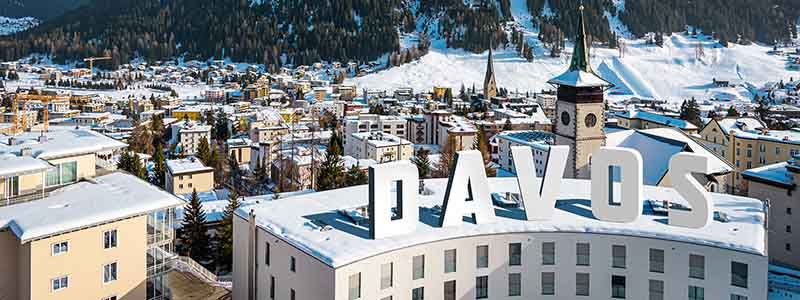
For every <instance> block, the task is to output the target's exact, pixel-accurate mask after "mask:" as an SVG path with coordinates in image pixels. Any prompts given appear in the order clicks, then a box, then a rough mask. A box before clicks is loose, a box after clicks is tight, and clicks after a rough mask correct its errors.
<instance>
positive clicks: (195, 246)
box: [181, 190, 210, 262]
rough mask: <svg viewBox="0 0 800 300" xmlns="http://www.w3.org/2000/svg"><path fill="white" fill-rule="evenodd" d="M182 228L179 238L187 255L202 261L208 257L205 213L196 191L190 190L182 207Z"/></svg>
mask: <svg viewBox="0 0 800 300" xmlns="http://www.w3.org/2000/svg"><path fill="white" fill-rule="evenodd" d="M182 225H183V230H182V232H181V240H183V244H184V245H186V248H187V252H188V255H189V257H191V258H192V259H194V260H195V261H198V262H202V261H203V260H205V259H206V258H207V257H208V250H209V249H208V242H209V240H210V238H209V236H208V232H207V231H206V213H205V212H204V211H203V203H201V202H200V199H199V198H198V197H197V191H196V190H194V191H192V196H191V198H190V199H189V203H187V204H186V206H185V207H184V209H183V223H182Z"/></svg>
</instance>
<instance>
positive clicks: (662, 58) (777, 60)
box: [347, 0, 800, 102]
mask: <svg viewBox="0 0 800 300" xmlns="http://www.w3.org/2000/svg"><path fill="white" fill-rule="evenodd" d="M614 2H615V3H616V4H617V7H618V9H624V1H622V0H615V1H614ZM511 4H512V14H513V15H514V17H515V19H516V20H517V23H518V25H519V26H520V27H521V28H522V29H523V30H524V31H525V37H526V39H527V40H528V43H529V45H532V46H533V47H535V51H534V53H535V55H536V59H535V60H534V61H533V62H530V63H529V62H527V61H526V60H524V59H523V58H521V57H519V56H518V55H517V54H516V52H515V51H514V50H513V49H507V50H506V49H498V50H495V52H494V55H495V57H494V61H495V66H494V67H495V73H496V76H497V83H498V86H501V87H504V88H506V89H508V90H509V91H515V90H519V91H522V92H524V91H540V90H541V89H550V88H552V87H551V86H550V85H548V84H547V83H546V82H547V80H549V79H550V78H552V77H554V76H556V75H558V74H560V73H561V72H563V71H564V70H565V69H566V68H567V66H568V64H569V58H570V57H571V52H572V49H571V48H570V46H569V45H568V49H566V51H565V52H566V53H565V54H563V55H562V57H559V58H550V57H549V55H547V54H548V52H547V50H546V49H544V48H543V47H542V44H541V42H539V41H538V39H537V34H538V31H537V30H536V28H534V25H533V24H532V23H533V22H532V21H531V17H530V14H529V13H528V10H527V7H526V5H525V0H512V2H511ZM609 23H611V24H610V26H611V27H612V29H614V30H615V31H616V32H618V33H620V35H621V36H629V33H627V28H625V26H624V25H623V24H621V23H620V22H619V21H618V20H617V19H616V18H610V21H609ZM590 26H591V24H590ZM698 43H699V44H702V46H703V52H704V55H703V56H702V57H700V59H697V58H696V52H697V44H698ZM442 44H443V43H441V42H437V41H434V42H433V43H432V49H431V51H430V53H429V54H427V55H426V56H424V57H422V58H421V59H420V60H419V61H416V62H412V63H409V64H406V65H403V66H401V67H397V68H392V69H389V70H385V71H381V72H378V73H375V74H370V75H367V76H364V77H359V78H352V79H348V80H347V81H348V82H352V83H355V84H357V85H358V86H359V87H364V88H370V89H389V90H391V89H395V88H398V87H412V88H414V89H415V91H425V90H430V89H431V88H432V87H433V86H447V87H453V88H454V89H458V88H459V87H460V86H461V85H462V84H464V85H465V86H466V87H468V88H469V87H471V86H472V85H473V84H475V85H476V87H477V88H479V89H480V88H481V85H482V82H483V77H484V74H485V71H486V59H487V55H488V52H484V53H481V54H474V53H470V52H467V51H463V50H458V49H446V48H445V47H443V45H442ZM623 44H624V46H623V47H624V49H625V51H624V54H623V57H621V58H620V51H618V50H616V49H608V48H603V47H600V46H597V47H595V48H593V49H592V50H591V56H592V58H591V59H592V64H593V65H594V67H595V70H596V71H598V72H599V73H600V75H602V76H603V77H604V78H606V79H608V80H609V81H611V82H612V83H614V84H615V85H616V88H614V89H612V90H611V91H610V95H611V96H610V99H612V100H619V99H628V98H631V97H643V98H658V99H666V100H669V101H672V102H680V101H682V100H683V99H685V98H689V97H697V98H698V99H711V98H715V99H719V98H722V99H726V100H738V101H749V99H751V97H752V95H751V93H750V92H749V91H748V90H747V89H745V88H714V87H713V86H712V85H711V82H712V79H713V78H717V79H720V80H731V81H738V82H740V83H742V84H745V85H748V86H750V87H753V86H755V87H760V86H762V85H763V84H765V83H767V82H776V81H779V80H781V79H784V80H788V79H789V78H790V77H794V78H795V79H796V78H800V72H798V71H790V70H788V69H787V68H786V58H785V57H782V56H774V55H770V54H768V53H767V52H768V51H769V50H771V48H770V47H767V46H763V45H750V46H741V45H731V47H730V48H722V47H721V46H720V45H719V44H718V43H717V42H715V41H712V40H709V39H707V38H706V37H705V36H703V35H699V36H698V37H697V38H692V37H690V36H685V35H683V34H677V33H676V34H673V35H672V36H669V37H665V41H664V47H663V48H660V47H657V46H654V45H647V44H646V43H645V41H644V40H638V39H630V38H625V39H623Z"/></svg>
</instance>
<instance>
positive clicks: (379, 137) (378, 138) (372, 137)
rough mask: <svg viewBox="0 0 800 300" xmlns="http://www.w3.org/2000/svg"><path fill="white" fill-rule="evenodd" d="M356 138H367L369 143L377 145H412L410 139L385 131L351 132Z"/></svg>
mask: <svg viewBox="0 0 800 300" xmlns="http://www.w3.org/2000/svg"><path fill="white" fill-rule="evenodd" d="M351 135H352V136H353V137H354V138H357V139H359V140H367V143H369V144H372V145H374V146H375V147H379V148H380V147H390V146H398V145H411V142H409V141H408V140H406V139H404V138H401V137H398V136H395V135H393V134H389V133H383V132H356V133H352V134H351Z"/></svg>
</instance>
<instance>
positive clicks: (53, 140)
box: [0, 126, 128, 159]
mask: <svg viewBox="0 0 800 300" xmlns="http://www.w3.org/2000/svg"><path fill="white" fill-rule="evenodd" d="M41 135H42V133H41V132H38V131H36V132H24V133H21V134H18V135H5V134H3V135H0V154H3V153H10V154H14V155H21V153H20V152H21V150H22V149H24V148H30V149H31V155H32V156H33V157H35V158H40V159H52V158H61V157H68V156H75V155H81V154H88V153H97V152H102V151H109V150H115V149H120V148H124V147H127V146H128V145H127V144H125V143H122V142H119V141H117V140H115V139H112V138H110V137H107V136H105V135H103V134H101V133H98V132H96V131H93V130H89V129H75V127H72V126H50V131H48V132H47V140H46V141H44V142H40V141H39V137H40V136H41ZM10 138H13V139H14V140H15V142H14V144H10Z"/></svg>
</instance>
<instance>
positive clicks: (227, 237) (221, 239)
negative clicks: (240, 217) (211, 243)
mask: <svg viewBox="0 0 800 300" xmlns="http://www.w3.org/2000/svg"><path fill="white" fill-rule="evenodd" d="M239 207H241V202H239V193H238V192H236V189H232V190H231V191H230V194H228V205H227V206H225V211H224V212H223V213H222V221H221V222H220V223H221V224H220V232H219V235H217V245H218V247H219V256H220V257H219V260H218V262H219V264H221V265H222V266H225V267H231V263H232V262H233V216H234V213H235V212H236V210H237V209H238V208H239Z"/></svg>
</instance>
